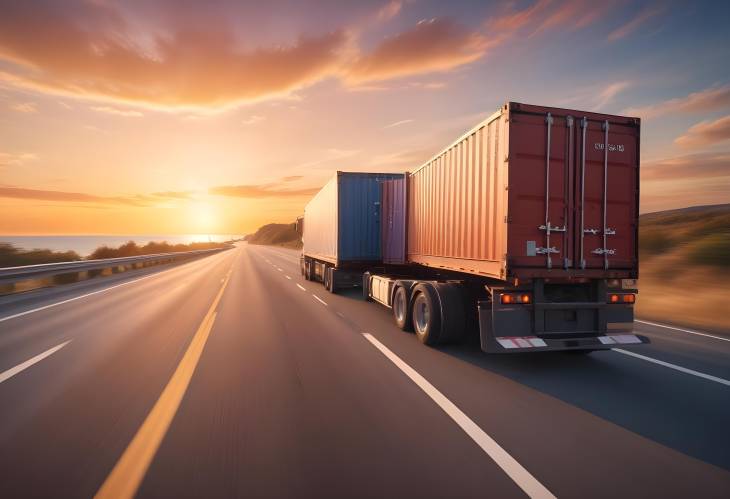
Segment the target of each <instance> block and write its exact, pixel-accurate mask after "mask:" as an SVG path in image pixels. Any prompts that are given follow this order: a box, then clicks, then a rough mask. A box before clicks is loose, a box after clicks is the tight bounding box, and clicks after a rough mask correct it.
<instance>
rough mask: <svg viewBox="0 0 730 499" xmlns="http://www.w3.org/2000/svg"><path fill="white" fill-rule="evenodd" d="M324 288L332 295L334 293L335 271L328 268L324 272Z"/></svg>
mask: <svg viewBox="0 0 730 499" xmlns="http://www.w3.org/2000/svg"><path fill="white" fill-rule="evenodd" d="M324 283H325V284H324V287H325V289H327V291H329V292H330V293H334V292H335V291H336V289H335V269H334V268H332V267H327V268H326V269H325V271H324Z"/></svg>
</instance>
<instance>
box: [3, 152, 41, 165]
mask: <svg viewBox="0 0 730 499" xmlns="http://www.w3.org/2000/svg"><path fill="white" fill-rule="evenodd" d="M36 159H38V156H37V155H36V154H34V153H30V152H22V153H15V154H13V153H9V152H0V167H5V166H19V165H22V164H24V163H27V162H28V161H33V160H36Z"/></svg>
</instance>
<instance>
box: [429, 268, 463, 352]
mask: <svg viewBox="0 0 730 499" xmlns="http://www.w3.org/2000/svg"><path fill="white" fill-rule="evenodd" d="M434 287H435V288H436V293H437V295H438V297H439V302H440V304H441V334H440V335H439V342H440V343H456V342H459V341H461V339H462V338H463V337H464V333H465V332H466V328H467V320H466V310H465V304H466V297H465V296H464V293H463V289H462V287H461V286H460V285H459V284H458V283H452V282H444V283H441V282H440V283H438V284H436V285H435V286H434Z"/></svg>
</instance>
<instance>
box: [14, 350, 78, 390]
mask: <svg viewBox="0 0 730 499" xmlns="http://www.w3.org/2000/svg"><path fill="white" fill-rule="evenodd" d="M69 343H71V340H68V341H64V342H63V343H61V344H60V345H56V346H55V347H53V348H49V349H48V350H46V351H45V352H43V353H39V354H38V355H36V356H35V357H33V358H31V359H28V360H26V361H25V362H22V363H20V364H18V365H17V366H15V367H12V368H10V369H8V370H7V371H5V372H4V373H0V383H2V382H3V381H5V380H8V379H10V378H12V377H13V376H15V375H16V374H18V373H19V372H21V371H25V370H26V369H28V368H29V367H30V366H32V365H33V364H35V363H37V362H40V361H42V360H43V359H45V358H46V357H48V356H49V355H51V354H53V353H56V352H57V351H59V350H60V349H62V348H63V347H65V346H66V345H68V344H69Z"/></svg>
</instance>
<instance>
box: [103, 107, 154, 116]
mask: <svg viewBox="0 0 730 499" xmlns="http://www.w3.org/2000/svg"><path fill="white" fill-rule="evenodd" d="M91 110H92V111H96V112H99V113H106V114H113V115H116V116H124V117H127V118H141V117H142V116H144V114H142V113H140V112H139V111H133V110H131V109H130V110H126V109H117V108H115V107H109V106H94V107H92V108H91Z"/></svg>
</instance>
